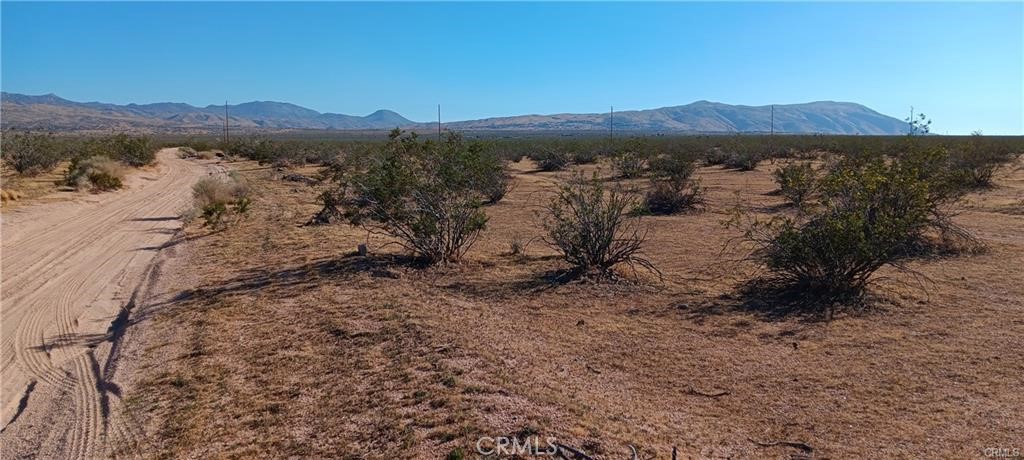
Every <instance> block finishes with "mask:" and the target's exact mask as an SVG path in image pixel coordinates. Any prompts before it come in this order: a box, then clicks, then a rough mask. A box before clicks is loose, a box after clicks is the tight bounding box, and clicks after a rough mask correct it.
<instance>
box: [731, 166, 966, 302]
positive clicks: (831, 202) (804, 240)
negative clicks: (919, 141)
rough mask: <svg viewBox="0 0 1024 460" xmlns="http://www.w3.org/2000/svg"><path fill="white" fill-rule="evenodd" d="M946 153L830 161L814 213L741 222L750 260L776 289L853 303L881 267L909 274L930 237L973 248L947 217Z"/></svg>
mask: <svg viewBox="0 0 1024 460" xmlns="http://www.w3.org/2000/svg"><path fill="white" fill-rule="evenodd" d="M947 155H948V154H947V153H946V152H945V150H944V149H942V148H915V149H912V150H911V151H909V152H908V153H906V154H904V155H902V156H900V157H897V158H887V157H885V156H883V155H881V154H865V155H861V156H857V157H848V158H846V159H844V160H842V161H840V162H838V163H837V164H835V165H834V166H833V167H832V170H831V171H830V172H829V173H828V174H827V176H826V177H824V178H823V179H822V184H821V190H822V192H821V194H822V198H821V202H822V203H821V205H822V206H821V209H820V210H819V211H817V212H815V213H813V214H811V215H809V216H806V217H805V218H803V219H799V220H798V219H793V218H790V217H776V218H773V219H770V220H768V221H757V220H753V221H751V222H748V224H747V226H746V233H745V238H746V240H747V241H749V242H752V243H754V246H755V248H756V249H755V251H754V253H753V255H752V256H753V259H754V260H756V261H757V262H759V263H760V264H761V265H763V266H764V267H765V268H766V269H767V270H768V271H769V272H770V273H771V275H772V280H771V281H773V282H775V283H777V285H779V286H784V287H786V288H788V289H793V290H794V292H801V293H802V294H803V295H806V296H810V297H811V298H814V299H821V300H825V302H822V303H819V305H828V304H829V303H830V302H834V301H849V300H852V299H856V298H859V297H860V296H861V295H862V294H863V292H864V290H865V287H866V286H867V285H868V283H869V281H870V280H871V279H872V276H873V275H874V273H875V272H876V271H878V270H879V269H880V268H882V267H885V266H890V267H894V268H896V269H898V270H901V271H909V268H907V266H906V265H905V261H906V260H908V259H909V258H912V257H914V256H916V255H918V254H921V253H922V251H923V250H925V249H926V248H928V247H929V246H930V244H931V241H932V240H933V238H934V237H935V236H936V235H937V236H940V237H941V238H942V240H943V241H946V242H951V241H953V240H956V241H957V242H962V243H973V242H975V240H974V237H973V236H972V235H971V234H970V233H969V232H967V231H966V230H964V229H962V228H960V227H958V226H957V225H955V224H953V223H952V221H951V219H950V218H951V215H952V214H951V207H952V205H955V204H956V203H957V202H958V201H959V200H960V198H961V197H962V194H963V193H962V191H960V190H958V189H957V187H955V186H954V185H951V180H952V177H951V176H950V174H949V173H948V170H947V168H946V167H945V166H943V165H944V164H946V161H945V159H946V158H947Z"/></svg>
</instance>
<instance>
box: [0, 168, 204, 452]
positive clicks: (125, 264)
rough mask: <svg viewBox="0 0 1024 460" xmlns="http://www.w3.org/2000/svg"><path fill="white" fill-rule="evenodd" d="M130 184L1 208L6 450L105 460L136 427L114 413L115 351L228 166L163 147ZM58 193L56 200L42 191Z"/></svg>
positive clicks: (0, 367) (0, 357)
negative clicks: (177, 238) (197, 189)
mask: <svg viewBox="0 0 1024 460" xmlns="http://www.w3.org/2000/svg"><path fill="white" fill-rule="evenodd" d="M157 158H158V162H157V164H156V165H155V166H153V167H150V168H147V169H146V170H142V171H140V172H138V173H135V174H132V175H131V176H130V177H129V178H128V179H127V181H126V187H125V188H124V189H122V190H120V191H117V192H112V193H104V194H98V195H76V197H77V198H75V199H74V200H72V201H53V200H49V202H44V203H41V204H36V205H23V206H19V207H18V208H17V209H14V210H10V211H6V212H4V214H3V216H2V220H3V223H2V245H0V251H2V258H3V262H2V264H3V265H2V268H3V281H2V285H0V287H2V291H3V292H2V302H0V320H2V325H0V327H2V343H0V382H2V395H0V408H2V412H0V415H2V418H0V420H2V421H0V423H2V424H3V431H2V432H0V446H2V447H0V456H2V457H3V458H14V457H22V456H38V457H43V458H54V457H63V458H95V457H102V456H104V455H106V453H107V451H108V450H109V448H108V445H109V444H110V443H111V442H113V440H115V439H118V438H124V437H131V436H132V434H131V433H132V427H131V426H130V425H129V424H126V423H124V422H123V421H122V420H120V419H119V418H118V417H115V416H114V414H116V413H117V412H118V411H119V409H118V406H119V405H120V397H121V394H120V390H119V387H118V385H117V384H116V382H115V381H114V371H115V369H116V365H115V364H116V363H115V360H114V359H110V357H111V356H116V348H117V346H118V343H119V340H118V339H119V337H120V335H121V333H122V330H123V326H124V324H125V319H126V318H127V312H128V311H129V310H130V309H131V308H132V306H133V303H134V301H135V299H136V297H137V296H138V295H139V292H140V291H141V290H143V289H144V281H146V280H147V279H148V278H149V277H150V276H151V275H152V274H153V273H152V271H153V270H152V267H153V261H154V258H155V257H156V256H157V254H158V252H159V251H160V249H161V247H162V245H164V244H165V243H166V242H167V241H168V240H170V239H171V237H172V236H173V235H174V234H175V232H177V231H178V229H179V228H180V227H181V222H180V221H179V220H178V218H177V216H178V215H179V214H180V212H181V211H182V210H183V209H184V208H185V207H186V206H187V203H188V200H189V197H190V190H191V186H192V184H193V183H195V181H196V180H197V179H198V178H199V177H201V176H203V175H205V174H208V173H209V172H211V171H215V170H217V169H218V168H217V167H215V166H212V165H203V164H199V163H196V162H191V161H186V160H182V159H180V158H178V156H177V150H176V149H164V150H162V151H160V152H159V153H158V154H157ZM44 201H48V200H44Z"/></svg>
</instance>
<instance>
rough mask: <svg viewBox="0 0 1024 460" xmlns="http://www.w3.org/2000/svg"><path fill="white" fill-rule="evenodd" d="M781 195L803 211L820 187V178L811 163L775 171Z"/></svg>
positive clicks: (790, 165)
mask: <svg viewBox="0 0 1024 460" xmlns="http://www.w3.org/2000/svg"><path fill="white" fill-rule="evenodd" d="M773 176H774V177H775V183H776V184H778V185H779V193H781V194H782V196H784V197H786V199H787V200H789V202H790V203H792V204H793V205H794V206H796V207H798V208H800V209H803V208H804V207H805V206H806V204H807V200H808V199H809V198H810V197H811V195H812V194H813V193H814V191H815V189H816V188H817V186H818V178H817V176H816V173H815V172H814V168H813V167H812V166H811V164H810V163H803V162H801V163H790V164H787V165H785V166H782V167H780V168H778V169H776V170H775V172H774V173H773Z"/></svg>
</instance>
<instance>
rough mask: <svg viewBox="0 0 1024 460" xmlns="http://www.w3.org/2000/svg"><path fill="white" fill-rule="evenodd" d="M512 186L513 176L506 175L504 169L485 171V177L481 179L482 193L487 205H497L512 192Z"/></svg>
mask: <svg viewBox="0 0 1024 460" xmlns="http://www.w3.org/2000/svg"><path fill="white" fill-rule="evenodd" d="M512 184H513V182H512V176H510V175H509V174H508V173H506V172H505V171H504V168H502V169H501V170H496V171H485V174H483V177H481V178H480V191H481V193H483V195H484V198H485V199H486V200H487V204H495V203H497V202H499V201H501V199H502V198H505V195H507V194H508V192H509V191H510V190H512Z"/></svg>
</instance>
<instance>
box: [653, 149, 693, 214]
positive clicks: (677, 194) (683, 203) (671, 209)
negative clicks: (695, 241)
mask: <svg viewBox="0 0 1024 460" xmlns="http://www.w3.org/2000/svg"><path fill="white" fill-rule="evenodd" d="M696 169H697V165H696V156H695V155H691V154H688V153H683V152H677V153H670V154H665V155H659V156H657V157H655V158H654V159H652V160H651V163H650V170H651V175H652V178H651V188H650V189H648V191H647V193H646V194H645V195H644V202H643V207H642V208H641V209H639V211H640V212H642V213H647V214H657V215H669V214H678V213H680V212H684V211H688V210H692V209H696V208H698V207H700V206H701V205H702V204H703V203H704V189H703V187H701V186H700V182H699V181H697V180H695V179H693V178H692V176H693V173H694V171H696Z"/></svg>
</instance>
